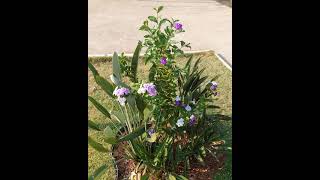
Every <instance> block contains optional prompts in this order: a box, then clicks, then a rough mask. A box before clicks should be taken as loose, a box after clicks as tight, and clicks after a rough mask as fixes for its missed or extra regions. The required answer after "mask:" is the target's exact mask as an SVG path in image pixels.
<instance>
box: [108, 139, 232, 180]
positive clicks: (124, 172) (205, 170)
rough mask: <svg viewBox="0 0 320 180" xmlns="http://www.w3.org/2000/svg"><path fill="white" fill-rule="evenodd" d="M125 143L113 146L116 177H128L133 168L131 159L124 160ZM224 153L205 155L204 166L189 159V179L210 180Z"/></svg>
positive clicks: (181, 170)
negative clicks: (116, 170)
mask: <svg viewBox="0 0 320 180" xmlns="http://www.w3.org/2000/svg"><path fill="white" fill-rule="evenodd" d="M125 145H126V143H125V142H122V143H120V144H119V145H117V146H115V149H114V152H113V155H114V157H115V159H116V162H117V166H118V179H119V180H123V179H128V178H129V177H130V174H131V172H132V171H134V168H135V162H134V161H133V160H126V159H125V158H124V154H125V151H124V147H125ZM225 160H226V155H225V154H223V153H220V154H217V157H216V158H215V157H213V156H211V155H209V154H208V155H207V157H206V158H205V159H204V162H205V166H203V165H202V164H201V163H199V162H198V161H197V160H196V159H190V170H189V174H188V175H189V180H212V177H213V175H214V174H215V173H217V172H218V171H219V169H221V168H222V167H223V165H224V162H225ZM177 170H178V172H179V173H178V174H181V175H182V174H183V165H180V166H178V168H177Z"/></svg>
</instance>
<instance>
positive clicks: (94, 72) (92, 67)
mask: <svg viewBox="0 0 320 180" xmlns="http://www.w3.org/2000/svg"><path fill="white" fill-rule="evenodd" d="M88 67H89V69H90V71H91V72H92V74H93V76H97V75H99V73H98V71H97V70H96V68H94V66H93V65H92V64H91V63H90V62H88Z"/></svg>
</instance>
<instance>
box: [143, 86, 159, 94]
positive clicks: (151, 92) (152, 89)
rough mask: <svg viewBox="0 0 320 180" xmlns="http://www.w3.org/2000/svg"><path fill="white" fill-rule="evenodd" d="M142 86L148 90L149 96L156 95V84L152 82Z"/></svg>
mask: <svg viewBox="0 0 320 180" xmlns="http://www.w3.org/2000/svg"><path fill="white" fill-rule="evenodd" d="M143 88H144V89H145V90H146V91H147V92H148V94H149V96H156V95H157V90H156V86H155V85H154V84H153V83H147V84H144V85H143Z"/></svg>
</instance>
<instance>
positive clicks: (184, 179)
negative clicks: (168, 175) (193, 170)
mask: <svg viewBox="0 0 320 180" xmlns="http://www.w3.org/2000/svg"><path fill="white" fill-rule="evenodd" d="M176 179H177V180H188V179H187V178H186V177H184V176H182V175H178V176H176Z"/></svg>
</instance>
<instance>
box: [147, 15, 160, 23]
mask: <svg viewBox="0 0 320 180" xmlns="http://www.w3.org/2000/svg"><path fill="white" fill-rule="evenodd" d="M148 19H149V20H150V21H153V22H155V23H158V21H157V18H156V17H154V16H149V17H148Z"/></svg>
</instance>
